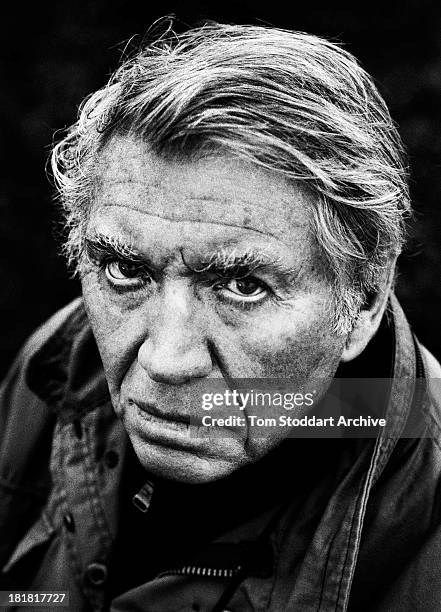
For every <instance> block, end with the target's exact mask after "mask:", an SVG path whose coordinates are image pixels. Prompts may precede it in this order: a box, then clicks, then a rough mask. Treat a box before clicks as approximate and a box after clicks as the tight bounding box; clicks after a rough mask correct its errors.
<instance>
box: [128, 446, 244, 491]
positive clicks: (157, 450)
mask: <svg viewBox="0 0 441 612" xmlns="http://www.w3.org/2000/svg"><path fill="white" fill-rule="evenodd" d="M132 443H133V448H134V450H135V453H136V456H137V457H138V459H139V461H140V463H141V465H142V466H143V467H144V469H145V470H146V471H147V472H149V473H150V474H153V475H155V476H158V477H159V478H165V479H167V480H175V481H177V482H185V483H188V484H203V483H207V482H213V481H214V480H219V479H221V478H225V477H226V476H228V475H229V474H231V473H232V472H234V471H235V470H236V469H238V468H239V467H241V464H242V462H237V463H236V462H233V461H228V460H226V459H221V458H215V457H206V458H205V457H202V456H199V455H196V454H195V453H192V452H189V451H183V450H176V449H171V448H164V447H161V446H156V445H152V444H145V443H144V444H139V442H137V441H134V440H132Z"/></svg>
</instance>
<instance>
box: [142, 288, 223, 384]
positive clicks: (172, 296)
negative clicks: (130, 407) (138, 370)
mask: <svg viewBox="0 0 441 612" xmlns="http://www.w3.org/2000/svg"><path fill="white" fill-rule="evenodd" d="M158 300H159V301H158V303H157V306H158V307H157V309H155V313H154V317H153V320H152V321H151V325H150V326H149V330H148V334H147V337H146V338H145V340H144V342H143V343H142V345H141V346H140V348H139V351H138V361H139V363H140V365H141V366H142V367H143V368H144V370H145V371H146V372H147V374H148V375H149V377H150V378H151V379H152V380H154V381H156V382H161V383H167V384H172V385H179V384H183V383H185V382H188V381H190V380H191V379H193V378H203V377H204V376H208V375H209V374H210V372H211V370H212V368H213V364H212V359H211V355H210V350H209V343H208V338H207V324H206V316H205V313H204V312H203V309H202V306H201V304H200V303H199V301H198V300H197V298H196V297H195V296H194V295H192V291H191V288H189V287H187V286H186V285H185V284H183V283H181V284H179V283H178V282H176V283H171V285H170V286H169V287H167V288H165V289H164V291H163V292H162V295H161V296H160V297H158Z"/></svg>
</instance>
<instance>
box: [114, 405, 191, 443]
mask: <svg viewBox="0 0 441 612" xmlns="http://www.w3.org/2000/svg"><path fill="white" fill-rule="evenodd" d="M128 404H129V410H128V411H127V412H126V415H127V416H129V415H130V416H131V417H132V418H133V417H135V421H136V425H135V426H136V430H137V431H138V433H139V435H140V437H141V438H143V439H145V440H148V441H149V442H150V443H152V444H156V445H161V446H168V447H171V448H176V449H179V450H189V451H191V450H193V451H194V449H195V447H198V446H200V444H201V442H202V440H201V435H200V433H198V424H197V422H196V423H195V422H194V420H193V418H192V419H191V422H190V416H188V415H183V414H177V413H176V412H167V413H163V412H161V411H160V410H159V409H158V408H157V406H156V405H155V404H153V403H150V402H138V401H136V402H135V401H133V400H129V402H128Z"/></svg>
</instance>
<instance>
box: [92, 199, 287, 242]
mask: <svg viewBox="0 0 441 612" xmlns="http://www.w3.org/2000/svg"><path fill="white" fill-rule="evenodd" d="M105 208H124V209H126V208H127V206H125V205H124V204H113V203H107V204H105V205H102V206H99V207H98V208H97V209H96V212H99V210H101V209H105ZM130 209H131V210H136V211H137V212H139V213H141V214H143V215H147V216H148V217H156V218H158V219H164V220H165V221H169V222H170V223H199V224H201V225H221V226H224V227H235V228H237V229H243V230H246V231H250V232H256V233H257V234H261V235H263V236H271V237H272V238H274V239H275V240H279V241H281V242H283V241H282V240H281V238H280V236H278V235H277V234H274V233H272V232H268V231H263V230H259V229H257V228H255V227H249V226H246V225H240V224H239V223H227V222H226V221H220V220H218V221H207V220H204V221H195V220H193V219H174V218H173V217H170V216H169V215H165V214H161V213H158V212H155V213H153V212H150V211H149V212H147V211H145V210H143V209H141V208H137V207H134V206H131V207H130Z"/></svg>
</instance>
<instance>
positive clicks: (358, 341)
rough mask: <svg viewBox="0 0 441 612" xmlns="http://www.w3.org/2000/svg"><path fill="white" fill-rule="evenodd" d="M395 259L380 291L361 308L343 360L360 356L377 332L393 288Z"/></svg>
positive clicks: (387, 271) (346, 345)
mask: <svg viewBox="0 0 441 612" xmlns="http://www.w3.org/2000/svg"><path fill="white" fill-rule="evenodd" d="M395 261H396V260H394V261H393V262H392V264H391V266H390V267H388V268H387V270H385V275H384V279H383V282H382V283H381V287H380V288H379V290H378V292H377V293H376V294H374V295H372V296H370V299H369V300H367V301H366V303H365V304H364V305H363V307H362V309H361V310H360V313H359V316H358V319H357V322H356V323H355V325H354V327H353V329H352V331H351V332H350V333H349V335H348V337H347V340H346V344H345V348H344V350H343V353H342V356H341V361H352V359H355V358H356V357H358V356H359V355H360V354H361V353H362V352H363V351H364V349H365V348H366V346H367V345H368V343H369V342H370V340H371V339H372V338H373V337H374V335H375V334H376V332H377V330H378V328H379V326H380V323H381V319H382V318H383V314H384V311H385V309H386V304H387V299H388V297H389V293H390V290H391V286H392V281H393V278H394V272H395Z"/></svg>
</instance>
